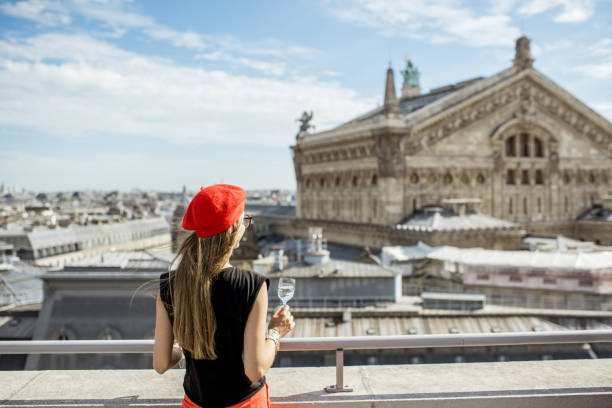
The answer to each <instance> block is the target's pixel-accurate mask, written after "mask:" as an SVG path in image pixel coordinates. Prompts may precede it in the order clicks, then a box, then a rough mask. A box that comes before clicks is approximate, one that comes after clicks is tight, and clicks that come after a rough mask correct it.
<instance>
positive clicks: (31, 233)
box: [0, 217, 170, 266]
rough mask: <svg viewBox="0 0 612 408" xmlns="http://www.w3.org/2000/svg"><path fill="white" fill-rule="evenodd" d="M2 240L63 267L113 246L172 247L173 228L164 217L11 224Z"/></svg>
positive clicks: (23, 254)
mask: <svg viewBox="0 0 612 408" xmlns="http://www.w3.org/2000/svg"><path fill="white" fill-rule="evenodd" d="M0 239H1V240H4V241H6V242H8V243H10V244H12V245H13V246H14V247H15V250H16V252H17V255H18V256H19V258H20V259H22V260H25V261H36V262H37V263H38V264H41V265H53V266H61V265H63V264H64V263H66V262H70V261H73V260H76V259H79V258H82V257H86V256H89V255H92V254H94V253H102V252H106V251H110V250H112V249H116V250H120V249H124V250H125V249H127V250H129V249H141V248H149V247H155V246H161V245H167V246H168V248H169V247H170V227H169V225H168V223H167V221H166V220H165V219H164V218H163V217H154V218H143V219H139V220H129V221H122V222H114V223H109V224H90V225H74V224H73V225H70V226H69V227H66V228H62V227H55V228H49V227H44V226H39V227H34V228H32V229H27V228H24V227H23V226H20V225H12V224H11V225H9V226H8V227H7V228H6V229H0Z"/></svg>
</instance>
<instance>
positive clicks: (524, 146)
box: [520, 133, 529, 157]
mask: <svg viewBox="0 0 612 408" xmlns="http://www.w3.org/2000/svg"><path fill="white" fill-rule="evenodd" d="M520 141H521V157H529V135H528V134H527V133H521V139H520Z"/></svg>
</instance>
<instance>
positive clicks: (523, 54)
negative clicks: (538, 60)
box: [513, 36, 533, 70]
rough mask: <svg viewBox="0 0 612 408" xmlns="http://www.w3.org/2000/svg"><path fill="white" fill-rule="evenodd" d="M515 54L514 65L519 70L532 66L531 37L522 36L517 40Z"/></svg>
mask: <svg viewBox="0 0 612 408" xmlns="http://www.w3.org/2000/svg"><path fill="white" fill-rule="evenodd" d="M515 50H516V52H515V54H514V61H513V62H514V66H515V67H516V68H518V69H519V70H523V69H526V68H531V66H532V65H533V58H531V47H530V41H529V38H527V37H525V36H522V37H521V38H519V39H518V40H516V47H515Z"/></svg>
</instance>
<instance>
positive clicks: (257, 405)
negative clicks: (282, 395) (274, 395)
mask: <svg viewBox="0 0 612 408" xmlns="http://www.w3.org/2000/svg"><path fill="white" fill-rule="evenodd" d="M270 407H271V405H270V394H269V393H268V383H267V382H266V383H265V384H264V386H263V387H261V389H260V390H259V391H257V392H256V393H255V394H253V395H251V396H250V397H249V399H246V400H244V401H242V402H239V403H237V404H234V405H232V406H231V407H227V408H270ZM182 408H202V407H200V406H199V405H198V404H196V403H195V402H193V401H192V400H190V399H189V397H188V396H187V395H185V397H184V398H183V405H182Z"/></svg>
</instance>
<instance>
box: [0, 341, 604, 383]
mask: <svg viewBox="0 0 612 408" xmlns="http://www.w3.org/2000/svg"><path fill="white" fill-rule="evenodd" d="M606 342H612V330H564V331H549V332H514V333H478V334H433V335H403V336H353V337H307V338H285V339H282V340H281V344H280V351H313V350H336V384H335V385H332V386H329V387H326V388H325V390H326V391H328V392H346V391H352V389H351V388H350V387H347V386H345V385H344V384H343V369H344V350H367V349H394V348H426V347H427V348H429V347H483V346H516V345H525V344H571V343H587V344H588V343H606ZM153 345H154V340H18V341H13V340H10V341H0V354H68V353H70V354H74V353H77V354H87V353H89V354H99V353H152V352H153Z"/></svg>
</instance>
